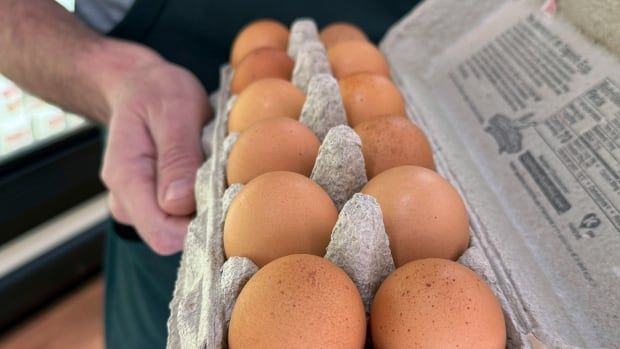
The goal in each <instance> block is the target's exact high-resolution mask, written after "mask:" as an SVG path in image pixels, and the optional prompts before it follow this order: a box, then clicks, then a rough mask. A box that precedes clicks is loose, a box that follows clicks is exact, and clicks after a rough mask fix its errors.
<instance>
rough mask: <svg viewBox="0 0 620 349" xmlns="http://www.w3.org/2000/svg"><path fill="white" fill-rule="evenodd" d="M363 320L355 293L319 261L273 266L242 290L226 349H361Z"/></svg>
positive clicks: (298, 258)
mask: <svg viewBox="0 0 620 349" xmlns="http://www.w3.org/2000/svg"><path fill="white" fill-rule="evenodd" d="M365 338H366V316H365V312H364V307H363V305H362V301H361V298H360V295H359V293H358V291H357V288H356V287H355V285H354V284H353V282H352V281H351V279H349V277H348V276H347V275H346V274H345V272H344V271H342V270H341V269H339V268H338V267H336V266H335V265H333V264H332V263H330V262H329V261H327V260H326V259H324V258H321V257H316V256H311V255H292V256H287V257H283V258H279V259H277V260H274V261H273V262H271V263H269V264H267V265H266V266H264V267H263V268H262V269H260V270H259V271H258V272H257V273H256V274H255V275H254V276H253V277H252V278H251V279H250V280H249V281H248V283H247V284H246V285H245V287H244V288H243V290H242V291H241V293H240V294H239V297H238V298H237V302H236V303H235V306H234V308H233V312H232V317H231V321H230V327H229V332H228V345H229V348H230V349H237V348H244V349H245V348H269V349H278V348H286V349H290V348H309V349H310V348H312V349H315V348H325V349H329V348H333V349H349V348H350V349H361V348H363V346H364V341H365Z"/></svg>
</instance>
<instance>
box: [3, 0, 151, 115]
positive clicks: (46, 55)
mask: <svg viewBox="0 0 620 349" xmlns="http://www.w3.org/2000/svg"><path fill="white" fill-rule="evenodd" d="M0 13H2V14H5V15H3V16H1V17H2V19H1V20H0V53H1V57H0V72H1V73H2V74H4V75H6V76H8V77H9V78H10V79H12V80H14V81H15V82H17V83H18V84H19V85H21V86H22V87H23V88H25V89H26V90H28V91H30V92H31V93H33V94H35V95H38V96H40V97H42V98H44V99H47V100H49V101H52V102H54V103H56V104H58V105H60V106H62V107H64V108H67V109H70V110H72V111H74V112H77V113H80V114H82V115H85V116H87V117H90V118H92V119H95V120H97V121H100V122H103V123H107V121H108V118H109V115H110V114H111V108H112V106H111V100H112V99H113V96H114V90H115V89H117V88H118V87H119V84H121V83H122V82H121V81H122V78H123V77H124V76H125V75H126V74H127V73H128V72H129V71H130V70H132V69H134V68H135V67H136V66H139V65H142V64H149V63H150V62H153V61H159V60H161V58H160V57H159V56H158V55H157V54H156V53H154V52H153V51H151V50H149V49H147V48H145V47H141V46H138V45H135V44H131V43H127V42H122V41H119V40H111V39H108V38H105V37H102V36H100V35H98V34H97V33H95V32H93V31H92V30H90V29H89V28H87V27H86V26H85V25H83V24H82V23H80V22H79V20H77V19H76V18H75V17H74V16H73V15H72V14H70V13H68V12H66V11H65V10H64V9H63V8H62V7H60V6H59V5H57V4H56V3H55V2H54V1H51V0H27V1H24V0H0Z"/></svg>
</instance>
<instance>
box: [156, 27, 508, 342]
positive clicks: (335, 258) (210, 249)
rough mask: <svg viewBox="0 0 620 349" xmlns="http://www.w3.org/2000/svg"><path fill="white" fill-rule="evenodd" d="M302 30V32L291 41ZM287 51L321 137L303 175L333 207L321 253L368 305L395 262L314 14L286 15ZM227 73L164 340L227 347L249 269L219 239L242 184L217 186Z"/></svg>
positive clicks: (476, 252) (477, 254) (225, 142)
mask: <svg viewBox="0 0 620 349" xmlns="http://www.w3.org/2000/svg"><path fill="white" fill-rule="evenodd" d="M300 38H301V39H300ZM302 39H303V40H307V42H304V43H302V44H300V43H295V42H296V41H295V40H302ZM289 54H290V55H292V56H294V57H295V56H296V58H297V59H296V62H295V68H294V74H293V77H292V81H293V82H294V84H295V85H296V86H298V87H299V88H301V89H303V90H304V91H305V92H306V94H307V96H306V103H305V104H304V107H303V109H302V112H301V115H300V119H299V121H300V122H302V123H303V124H305V125H306V126H308V127H309V128H310V129H311V130H313V132H314V133H315V134H316V135H317V136H318V137H319V139H321V140H322V143H321V146H320V148H319V153H318V156H317V160H316V163H315V166H314V168H313V171H312V174H311V176H310V178H311V179H312V180H313V181H315V182H316V183H317V184H319V185H320V186H321V187H323V189H325V190H326V192H327V193H328V194H329V196H330V197H331V198H332V200H333V201H334V203H335V204H336V207H337V208H338V210H339V212H340V213H339V216H338V220H337V222H336V225H335V226H334V229H333V231H332V237H331V241H330V243H329V245H328V247H327V249H326V254H325V258H327V259H328V260H330V261H331V262H332V263H334V264H335V265H337V266H339V267H340V268H342V269H343V270H344V271H345V272H346V273H347V274H348V275H349V276H350V277H351V279H352V280H353V281H354V282H355V284H356V285H357V287H358V290H359V292H360V295H361V296H362V300H363V303H364V305H365V308H366V311H367V312H368V311H369V309H370V304H371V302H372V298H373V297H374V294H375V292H376V290H377V288H378V287H379V285H380V284H381V282H382V281H383V280H384V279H385V278H386V277H387V275H388V274H389V273H390V272H391V271H393V270H394V262H393V259H392V256H391V252H390V249H389V240H388V237H387V234H386V233H385V227H384V225H383V217H382V214H381V209H380V207H379V205H378V203H377V201H376V200H375V199H374V198H373V197H372V196H369V195H365V194H361V193H358V192H359V191H360V190H361V188H362V187H363V186H364V185H365V184H366V182H367V178H366V170H365V166H364V158H363V155H362V152H361V140H360V139H359V137H358V136H357V134H356V133H355V132H354V131H353V130H352V129H351V128H350V127H349V126H347V125H346V123H347V122H346V115H345V114H344V107H343V106H342V100H341V97H340V92H339V89H338V85H337V82H336V80H335V79H334V78H333V77H332V76H331V75H330V72H329V63H328V62H327V57H326V55H325V50H324V48H323V46H322V44H321V43H320V42H318V35H316V25H315V24H314V22H312V21H311V20H308V19H302V20H298V21H296V22H295V23H294V24H293V26H292V28H291V43H290V44H289ZM232 73H233V72H232V70H231V69H230V67H228V66H226V67H223V68H222V70H221V89H220V91H219V95H218V96H217V98H216V101H215V107H216V108H215V109H216V111H217V115H216V119H215V122H213V123H212V124H210V125H209V126H207V127H206V128H205V130H204V133H203V147H204V150H205V153H207V154H209V153H210V154H211V157H210V158H209V159H208V160H207V161H206V162H205V164H204V165H203V166H202V167H201V168H200V169H199V170H198V173H197V178H196V201H197V216H196V218H195V219H194V220H192V222H191V223H190V226H189V228H188V234H187V236H186V240H185V246H184V252H183V255H182V258H181V264H180V268H179V271H178V277H177V282H176V286H175V290H174V294H173V300H172V302H171V304H170V310H171V314H170V318H169V320H168V344H167V347H168V348H226V347H227V344H226V339H227V338H226V337H227V328H228V322H229V321H230V315H231V312H232V308H233V305H234V302H235V300H236V297H237V295H238V294H239V292H240V291H241V288H242V287H243V286H244V285H245V283H246V282H247V280H248V279H249V278H250V277H251V276H252V275H253V274H254V273H255V272H256V271H257V270H258V268H257V267H256V265H255V264H254V263H253V262H252V261H251V260H249V259H248V258H245V257H234V256H233V257H230V258H228V259H226V258H225V255H224V249H223V227H224V219H225V216H226V212H227V210H228V206H229V205H230V203H231V202H232V200H233V199H234V197H235V196H236V195H237V194H238V193H239V191H240V190H241V189H242V187H243V186H242V185H241V184H232V185H231V186H230V187H228V188H226V161H227V158H228V155H229V153H230V150H231V148H232V146H233V145H234V143H235V141H236V140H237V138H238V134H237V133H231V134H229V135H227V121H228V114H229V112H230V109H231V107H232V105H233V103H234V100H235V96H229V95H230V93H229V86H230V81H231V77H232ZM408 114H409V115H410V116H411V115H412V110H408ZM429 138H430V137H429ZM434 156H435V160H436V164H437V168H438V170H439V172H440V173H442V174H443V175H445V174H444V172H443V171H442V169H445V167H444V166H442V159H441V157H438V155H437V154H436V153H434ZM470 235H471V242H470V247H469V248H468V249H467V250H466V252H465V253H464V254H463V256H462V257H461V258H460V259H459V262H460V263H462V264H464V265H466V266H468V267H469V268H471V269H472V270H474V271H475V272H477V273H478V274H479V275H480V276H481V277H483V278H484V279H485V280H486V281H487V283H488V284H489V285H490V286H491V288H492V289H493V291H494V292H495V294H496V295H497V297H498V299H499V300H500V302H501V304H502V307H503V309H504V311H505V315H506V320H507V332H508V334H509V340H510V338H511V333H513V332H514V328H515V327H514V325H513V323H512V321H511V319H512V318H513V316H515V314H513V313H511V312H510V309H511V308H510V307H509V306H508V304H509V299H508V298H507V297H506V296H505V295H504V294H503V293H502V289H501V288H499V287H498V285H497V277H496V275H495V273H494V270H493V269H492V268H491V267H490V265H489V263H488V260H487V258H486V256H485V255H484V253H482V247H481V246H480V244H479V241H478V239H477V237H476V233H475V231H472V232H471V233H470Z"/></svg>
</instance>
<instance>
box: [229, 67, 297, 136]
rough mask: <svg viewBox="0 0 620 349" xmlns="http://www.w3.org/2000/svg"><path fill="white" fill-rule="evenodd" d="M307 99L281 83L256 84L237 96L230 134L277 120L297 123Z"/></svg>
mask: <svg viewBox="0 0 620 349" xmlns="http://www.w3.org/2000/svg"><path fill="white" fill-rule="evenodd" d="M305 100H306V97H305V96H304V93H303V92H302V91H301V90H300V89H298V88H297V87H295V86H294V85H293V84H291V83H290V82H289V81H286V80H282V79H274V78H268V79H262V80H258V81H255V82H253V83H252V84H250V85H249V86H248V87H247V88H246V89H244V90H243V92H241V93H240V94H239V95H238V96H237V100H236V101H235V103H234V104H233V106H232V109H231V110H230V114H229V116H228V132H243V131H245V130H246V129H247V128H248V127H250V126H251V125H252V124H253V123H255V122H257V121H259V120H263V119H267V118H270V117H274V116H283V117H287V118H291V119H298V118H299V115H300V114H301V108H302V107H303V105H304V101H305Z"/></svg>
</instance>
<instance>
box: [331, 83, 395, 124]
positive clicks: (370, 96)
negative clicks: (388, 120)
mask: <svg viewBox="0 0 620 349" xmlns="http://www.w3.org/2000/svg"><path fill="white" fill-rule="evenodd" d="M338 84H339V85H340V94H341V95H342V102H343V103H344V108H345V110H346V112H347V119H348V120H349V125H351V127H356V126H357V125H359V124H360V123H362V122H364V121H367V120H370V119H373V118H377V117H382V116H385V115H406V113H405V102H404V101H403V97H402V96H401V95H400V91H398V88H396V86H394V84H393V83H392V82H391V81H390V80H389V79H388V78H386V77H384V76H381V75H377V74H369V73H361V74H355V75H351V76H349V77H346V78H344V79H342V80H340V81H339V82H338Z"/></svg>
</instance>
